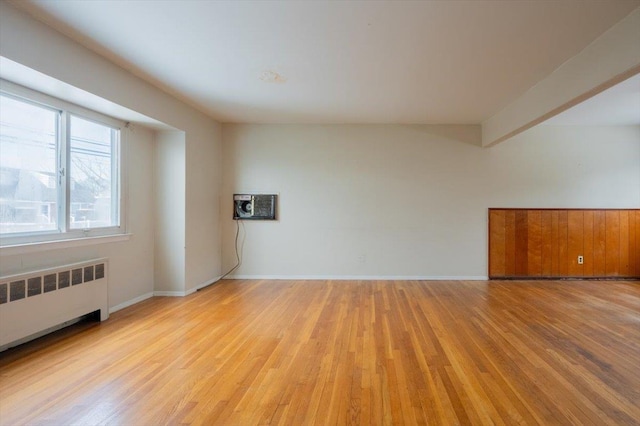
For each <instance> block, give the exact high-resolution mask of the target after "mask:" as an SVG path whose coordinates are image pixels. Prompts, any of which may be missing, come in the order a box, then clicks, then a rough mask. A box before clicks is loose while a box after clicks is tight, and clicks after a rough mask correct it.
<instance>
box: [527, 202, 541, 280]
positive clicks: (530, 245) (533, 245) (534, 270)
mask: <svg viewBox="0 0 640 426" xmlns="http://www.w3.org/2000/svg"><path fill="white" fill-rule="evenodd" d="M527 276H529V277H540V276H542V212H541V211H540V210H531V211H529V213H528V214H527Z"/></svg>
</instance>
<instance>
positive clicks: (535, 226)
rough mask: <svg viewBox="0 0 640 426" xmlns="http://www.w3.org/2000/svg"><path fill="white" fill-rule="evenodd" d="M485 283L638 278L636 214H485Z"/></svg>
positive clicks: (638, 217) (639, 241)
mask: <svg viewBox="0 0 640 426" xmlns="http://www.w3.org/2000/svg"><path fill="white" fill-rule="evenodd" d="M578 256H582V259H583V263H582V264H580V263H579V262H578ZM489 277H490V278H512V277H513V278H522V277H527V278H574V277H575V278H585V277H591V278H609V277H616V278H639V277H640V209H507V208H490V209H489Z"/></svg>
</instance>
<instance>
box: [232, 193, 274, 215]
mask: <svg viewBox="0 0 640 426" xmlns="http://www.w3.org/2000/svg"><path fill="white" fill-rule="evenodd" d="M277 200H278V196H277V195H275V194H233V219H234V220H275V219H276V201H277Z"/></svg>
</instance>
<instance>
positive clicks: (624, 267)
mask: <svg viewBox="0 0 640 426" xmlns="http://www.w3.org/2000/svg"><path fill="white" fill-rule="evenodd" d="M619 259H620V265H619V274H620V276H622V277H627V276H629V212H628V211H626V210H625V211H620V258H619Z"/></svg>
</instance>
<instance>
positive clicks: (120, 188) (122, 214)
mask: <svg viewBox="0 0 640 426" xmlns="http://www.w3.org/2000/svg"><path fill="white" fill-rule="evenodd" d="M0 83H1V85H0V93H2V95H5V96H8V97H11V98H14V99H17V100H19V101H22V102H26V103H30V104H33V105H36V106H39V107H42V108H46V109H49V110H53V111H56V112H57V113H58V135H57V136H58V138H57V141H56V159H57V165H56V166H57V169H58V187H59V189H58V203H57V204H58V206H57V207H58V229H56V230H51V231H36V232H24V233H15V234H4V235H0V248H3V249H4V248H10V247H19V246H31V247H33V248H34V249H37V246H38V245H40V244H47V245H49V243H53V242H57V241H63V242H64V241H68V240H86V241H87V243H88V242H89V241H90V240H91V239H100V240H102V241H97V240H96V242H105V241H104V239H105V237H108V236H122V235H127V227H128V226H127V219H128V215H127V202H126V201H127V196H126V195H127V188H128V185H127V170H128V167H127V149H126V148H127V143H126V142H127V141H126V140H127V136H128V125H127V123H125V122H123V121H121V120H117V119H115V118H112V117H109V116H106V115H104V114H100V113H98V112H95V111H92V110H89V109H86V108H83V107H81V106H78V105H75V104H72V103H69V102H66V101H63V100H61V99H58V98H55V97H52V96H49V95H45V94H43V93H40V92H37V91H35V90H32V89H29V88H26V87H24V86H20V85H17V84H14V83H11V82H9V81H6V80H0ZM71 116H75V117H78V118H81V119H83V120H87V121H92V122H95V123H98V124H102V125H104V126H107V127H111V128H112V129H114V130H117V131H118V133H119V138H118V139H119V140H118V141H117V142H116V143H115V145H116V147H115V149H114V155H115V157H116V159H117V161H112V179H114V180H116V181H117V185H116V194H117V195H116V198H117V200H118V209H117V210H118V211H116V212H112V213H115V214H116V218H117V219H118V225H117V226H109V227H101V228H89V229H71V226H70V225H71V224H70V220H71V219H70V215H69V214H68V212H69V211H70V202H71V196H70V189H71V188H70V185H71V179H70V178H69V177H68V174H69V166H70V158H69V157H70V156H69V153H70V134H69V131H68V130H69V124H70V121H71ZM63 147H64V149H62V148H63ZM114 172H115V173H114ZM62 174H64V176H61V175H62ZM113 207H114V206H113V204H112V208H113ZM82 245H84V244H82ZM34 246H36V247H34Z"/></svg>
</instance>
